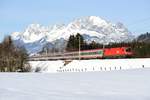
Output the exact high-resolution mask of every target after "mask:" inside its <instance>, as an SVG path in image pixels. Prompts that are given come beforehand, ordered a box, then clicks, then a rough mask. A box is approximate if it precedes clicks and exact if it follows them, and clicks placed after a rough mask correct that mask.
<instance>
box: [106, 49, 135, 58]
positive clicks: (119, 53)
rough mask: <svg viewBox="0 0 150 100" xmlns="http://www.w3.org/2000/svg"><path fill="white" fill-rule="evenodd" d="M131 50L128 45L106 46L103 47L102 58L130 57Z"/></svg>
mask: <svg viewBox="0 0 150 100" xmlns="http://www.w3.org/2000/svg"><path fill="white" fill-rule="evenodd" d="M132 54H133V53H132V50H131V48H130V47H117V48H106V49H104V55H103V56H104V58H121V57H131V56H132Z"/></svg>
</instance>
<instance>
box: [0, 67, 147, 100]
mask: <svg viewBox="0 0 150 100" xmlns="http://www.w3.org/2000/svg"><path fill="white" fill-rule="evenodd" d="M0 100H150V69H149V68H141V69H130V70H119V71H118V70H114V71H107V72H87V73H80V72H79V73H53V74H50V73H0Z"/></svg>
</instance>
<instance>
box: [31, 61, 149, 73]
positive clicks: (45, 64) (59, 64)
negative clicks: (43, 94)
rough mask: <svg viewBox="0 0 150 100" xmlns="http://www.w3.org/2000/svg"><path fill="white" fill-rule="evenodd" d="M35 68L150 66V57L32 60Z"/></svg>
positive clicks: (52, 70)
mask: <svg viewBox="0 0 150 100" xmlns="http://www.w3.org/2000/svg"><path fill="white" fill-rule="evenodd" d="M29 63H30V65H31V66H32V68H33V70H34V69H35V68H36V67H40V68H41V72H49V73H56V72H93V71H94V72H95V71H112V70H126V69H137V68H143V67H144V68H149V67H150V58H138V59H92V60H80V61H79V60H73V61H71V62H70V63H68V64H67V65H65V62H64V61H62V60H58V61H30V62H29Z"/></svg>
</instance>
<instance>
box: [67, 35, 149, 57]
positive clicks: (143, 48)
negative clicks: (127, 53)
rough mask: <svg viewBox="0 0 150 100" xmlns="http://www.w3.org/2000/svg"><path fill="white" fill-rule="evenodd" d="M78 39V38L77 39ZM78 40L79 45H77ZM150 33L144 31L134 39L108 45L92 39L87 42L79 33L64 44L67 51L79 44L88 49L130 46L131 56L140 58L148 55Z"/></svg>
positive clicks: (72, 49)
mask: <svg viewBox="0 0 150 100" xmlns="http://www.w3.org/2000/svg"><path fill="white" fill-rule="evenodd" d="M79 39H80V40H79ZM79 41H80V45H79ZM149 41H150V33H148V32H147V33H145V34H142V35H140V36H139V37H138V38H137V39H136V40H133V41H131V42H121V43H109V44H108V45H105V46H104V45H103V44H99V43H96V42H95V41H92V42H91V43H87V42H86V41H85V40H84V38H83V36H82V35H80V34H79V33H78V34H77V35H76V36H74V35H71V36H70V38H69V40H68V42H67V46H66V50H67V51H77V50H79V46H80V49H81V50H90V49H97V48H100V49H102V48H103V47H105V48H114V47H131V49H132V52H133V56H132V57H133V58H142V57H144V58H145V57H146V58H147V57H150V42H149Z"/></svg>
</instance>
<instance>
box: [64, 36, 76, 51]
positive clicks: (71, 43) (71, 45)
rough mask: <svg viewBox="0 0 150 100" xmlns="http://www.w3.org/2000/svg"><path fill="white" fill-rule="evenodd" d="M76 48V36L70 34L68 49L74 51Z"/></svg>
mask: <svg viewBox="0 0 150 100" xmlns="http://www.w3.org/2000/svg"><path fill="white" fill-rule="evenodd" d="M74 49H75V37H74V35H70V37H69V40H68V43H67V47H66V50H67V51H73V50H74Z"/></svg>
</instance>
